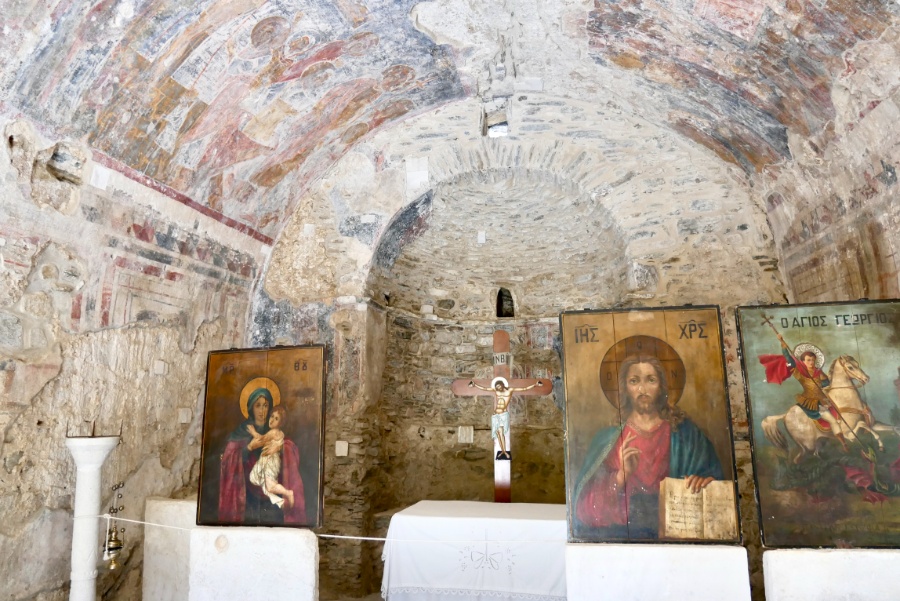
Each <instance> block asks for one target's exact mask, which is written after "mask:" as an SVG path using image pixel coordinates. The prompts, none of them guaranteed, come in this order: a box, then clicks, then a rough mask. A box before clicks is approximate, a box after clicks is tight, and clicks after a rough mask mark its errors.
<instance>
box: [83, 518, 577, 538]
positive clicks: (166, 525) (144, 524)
mask: <svg viewBox="0 0 900 601" xmlns="http://www.w3.org/2000/svg"><path fill="white" fill-rule="evenodd" d="M74 519H76V520H88V519H90V520H100V519H103V520H107V522H109V521H110V520H112V521H115V522H128V523H130V524H141V525H143V526H152V527H154V528H170V529H172V530H182V531H184V532H190V531H191V530H193V529H194V528H182V527H181V526H171V525H169V524H157V523H155V522H145V521H142V520H129V519H127V518H122V517H114V516H112V515H110V514H108V513H103V514H100V515H80V516H75V518H74ZM313 534H315V535H316V536H317V537H319V538H334V539H343V540H362V541H373V542H382V543H383V542H388V540H390V542H392V543H429V544H434V543H483V542H485V541H486V539H458V540H456V539H450V540H435V539H424V538H423V539H416V538H409V539H403V538H392V539H387V538H382V537H378V536H350V535H346V534H320V533H318V532H313ZM490 542H492V543H510V544H517V545H521V544H528V543H554V544H559V543H565V542H566V541H565V539H537V540H494V539H490Z"/></svg>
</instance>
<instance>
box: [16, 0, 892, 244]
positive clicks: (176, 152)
mask: <svg viewBox="0 0 900 601" xmlns="http://www.w3.org/2000/svg"><path fill="white" fill-rule="evenodd" d="M898 23H900V4H898V3H896V2H894V1H893V0H868V1H865V2H856V1H850V0H831V1H826V0H805V1H801V0H746V1H743V2H738V3H735V2H731V1H729V0H624V1H621V2H611V1H607V0H594V1H583V0H550V1H539V0H507V1H506V2H502V3H492V2H469V1H466V0H435V1H433V2H419V3H417V2H415V1H413V0H402V1H391V2H387V1H372V0H368V1H363V0H333V1H330V0H319V1H313V2H311V1H308V0H302V1H301V0H239V1H234V0H206V1H202V2H193V3H185V2H180V1H176V0H102V1H100V2H93V3H86V2H79V1H77V0H51V1H49V2H43V1H38V0H15V1H13V2H11V3H6V6H5V7H4V23H3V26H2V29H0V51H2V52H3V53H4V56H7V57H9V59H8V60H6V61H5V62H4V64H3V65H2V66H0V93H2V97H0V99H2V103H3V105H2V106H3V107H4V110H5V111H6V112H12V113H15V114H19V115H24V116H26V117H28V118H29V119H31V120H33V121H35V122H37V123H38V124H40V126H41V128H42V131H45V132H48V133H52V134H53V135H54V136H56V137H70V138H75V139H77V140H80V141H83V142H84V143H86V144H87V145H89V146H90V147H91V148H92V149H93V150H94V157H95V160H100V161H102V162H105V163H106V164H108V165H112V166H114V167H116V168H118V169H120V170H122V171H124V172H126V173H130V174H132V175H134V176H136V177H146V178H149V179H151V180H153V181H155V182H158V183H159V184H161V185H165V186H168V187H169V188H171V189H172V190H174V191H175V192H177V193H178V194H180V195H182V196H183V197H184V198H187V199H189V200H190V201H191V202H193V203H196V205H197V206H199V207H201V208H202V209H203V210H204V211H207V212H211V213H216V214H220V215H222V216H224V217H225V218H227V219H229V220H233V221H234V222H236V223H238V224H240V225H241V227H242V228H243V231H249V232H251V233H254V234H255V235H256V236H257V237H258V239H261V240H263V241H264V242H268V243H271V241H273V240H274V239H276V238H277V237H278V236H279V233H280V232H281V229H282V227H283V226H284V224H285V223H286V220H287V218H288V217H289V215H290V214H291V213H292V212H293V211H294V210H295V209H296V208H298V206H299V203H300V198H302V196H303V194H304V193H305V192H306V191H308V190H310V187H311V186H312V185H313V184H315V183H316V182H317V181H318V180H319V179H320V178H321V177H322V176H323V175H324V174H325V173H326V172H328V170H329V169H330V168H331V166H332V165H333V164H334V163H335V161H337V160H338V159H339V158H340V157H342V156H344V155H345V154H346V153H347V152H348V151H351V150H352V149H354V148H356V147H357V146H358V145H359V144H361V143H364V142H365V141H366V140H367V139H369V138H371V137H372V136H375V135H377V134H378V133H379V132H383V131H386V130H399V129H402V128H403V127H405V123H406V120H407V119H409V118H410V117H411V116H414V115H417V114H424V113H427V112H431V111H434V110H436V109H438V108H439V107H441V106H444V105H446V104H447V103H452V102H457V101H460V100H462V99H465V98H470V99H477V100H479V101H484V102H487V101H491V100H492V99H496V98H515V97H516V95H517V94H520V93H522V92H523V91H524V92H527V93H528V94H530V95H532V96H534V95H540V94H547V95H548V96H552V97H555V98H565V99H578V100H584V99H589V100H590V101H591V102H593V103H595V104H596V105H599V106H606V105H609V106H613V107H617V110H621V111H623V112H624V113H628V114H633V115H639V116H640V117H641V119H643V120H645V121H646V122H648V123H652V124H655V125H657V126H661V127H665V128H667V129H669V130H670V131H672V132H675V133H676V134H677V135H678V136H681V137H683V138H684V139H687V140H690V141H691V142H692V143H695V144H699V145H701V146H704V147H706V148H708V149H710V150H712V151H713V152H714V153H715V155H716V156H717V157H718V158H719V159H720V160H722V161H724V162H726V163H731V164H734V165H737V166H739V167H740V169H741V170H742V171H744V172H745V173H746V174H751V175H752V174H755V173H758V172H760V171H761V170H762V169H764V168H765V167H766V166H767V165H771V164H775V163H779V162H782V161H785V160H789V159H790V158H791V145H790V144H789V138H790V136H791V135H797V136H803V137H807V138H809V139H810V140H813V139H815V140H816V141H817V143H815V142H814V144H813V146H812V147H813V148H816V147H821V142H822V140H821V137H822V136H824V137H825V138H827V137H828V136H829V135H832V134H831V133H830V132H831V130H830V129H829V123H831V122H832V120H833V119H834V116H835V107H834V101H833V99H832V98H831V88H832V86H833V85H834V83H835V82H836V81H838V80H840V79H841V78H843V77H846V76H848V74H852V72H853V71H854V69H855V68H856V67H855V65H854V64H852V61H850V60H849V59H848V58H847V56H848V53H849V52H850V51H851V50H852V49H853V48H855V47H856V46H858V45H861V44H865V43H868V42H870V41H872V40H876V39H879V37H881V36H883V35H884V33H885V32H886V31H887V30H888V29H893V30H896V29H897V27H898ZM527 131H528V130H527V129H524V128H523V129H520V130H519V132H520V134H524V133H526V132H527ZM532 131H534V132H535V133H542V132H541V131H540V130H532ZM594 133H597V132H594ZM601 133H602V131H601ZM826 141H827V139H826Z"/></svg>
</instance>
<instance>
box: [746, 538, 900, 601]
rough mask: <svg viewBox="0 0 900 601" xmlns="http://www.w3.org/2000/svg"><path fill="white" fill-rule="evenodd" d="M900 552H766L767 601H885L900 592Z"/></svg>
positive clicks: (839, 550) (764, 560)
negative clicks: (840, 600) (841, 600)
mask: <svg viewBox="0 0 900 601" xmlns="http://www.w3.org/2000/svg"><path fill="white" fill-rule="evenodd" d="M898 565H900V550H897V549H778V550H772V551H765V552H764V553H763V575H764V576H765V579H766V600H767V601H808V600H809V599H846V600H847V601H869V600H871V601H885V599H896V598H897V594H898V591H900V570H898V569H897V566H898Z"/></svg>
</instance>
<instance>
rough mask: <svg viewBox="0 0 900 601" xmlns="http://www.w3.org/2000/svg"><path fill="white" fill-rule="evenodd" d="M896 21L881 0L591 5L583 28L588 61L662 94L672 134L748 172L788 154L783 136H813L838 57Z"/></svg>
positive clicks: (824, 115)
mask: <svg viewBox="0 0 900 601" xmlns="http://www.w3.org/2000/svg"><path fill="white" fill-rule="evenodd" d="M898 18H900V5H898V4H896V3H895V2H893V1H891V0H873V1H871V2H856V1H853V0H838V1H833V2H824V1H814V2H810V1H803V2H795V1H788V2H785V1H784V0H779V1H776V2H771V1H770V0H695V1H694V2H674V1H672V0H623V1H618V0H617V1H614V2H613V1H610V0H595V2H594V10H593V11H591V13H590V16H589V18H588V23H587V30H588V36H589V38H590V48H591V53H592V56H593V57H594V59H595V60H597V61H598V62H601V63H603V64H608V65H612V66H618V67H621V68H624V69H629V70H633V71H637V72H640V73H641V74H642V75H643V76H644V77H646V78H647V80H649V82H650V85H651V87H652V88H655V89H656V90H659V91H661V92H662V93H664V94H665V95H666V96H667V97H668V99H669V107H670V112H669V120H670V122H671V123H672V125H673V126H674V128H675V129H676V130H678V131H679V132H680V133H682V134H684V135H686V136H687V137H689V138H691V139H693V140H694V141H696V142H698V143H700V144H702V145H704V146H706V147H708V148H710V149H711V150H713V151H714V152H715V153H716V154H717V155H719V157H720V158H722V159H723V160H726V161H729V162H731V163H735V164H737V165H739V166H741V168H743V169H744V170H745V171H746V172H748V173H754V172H758V171H760V170H761V169H762V168H763V167H764V166H765V165H767V164H771V163H773V162H777V161H780V160H782V159H784V158H789V157H790V151H789V149H788V145H787V130H791V131H794V132H796V133H798V134H800V135H803V136H814V135H816V134H819V133H821V132H822V130H823V129H824V128H825V127H826V125H827V124H828V123H829V121H831V120H833V119H834V117H835V110H834V106H833V105H832V99H831V88H832V84H833V82H834V81H835V80H836V79H837V78H839V77H840V76H841V75H842V74H845V73H848V72H852V70H853V69H854V66H853V65H852V64H848V63H847V62H846V61H845V59H844V57H843V54H844V52H845V51H846V50H848V49H849V48H852V47H853V46H854V45H856V44H857V43H859V42H860V41H863V40H873V39H877V38H878V37H879V36H880V35H881V33H882V32H883V31H884V30H885V28H887V27H888V26H889V25H890V24H891V23H892V22H894V23H895V22H897V20H898Z"/></svg>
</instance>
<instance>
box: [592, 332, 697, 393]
mask: <svg viewBox="0 0 900 601" xmlns="http://www.w3.org/2000/svg"><path fill="white" fill-rule="evenodd" d="M633 355H649V356H651V357H656V358H657V359H659V362H660V363H661V364H662V366H663V369H664V370H665V374H666V383H667V384H668V388H669V405H671V406H675V405H677V404H678V401H680V400H681V395H682V393H683V392H684V387H685V384H686V376H687V372H686V370H685V369H684V362H683V361H682V360H681V356H680V355H679V354H678V353H677V352H676V351H675V349H674V348H672V346H671V345H669V343H668V342H666V341H664V340H660V339H659V338H655V337H653V336H645V335H639V336H629V337H628V338H623V339H622V340H620V341H618V342H617V343H616V344H614V345H613V346H611V347H610V348H609V350H608V351H606V355H604V356H603V360H602V361H601V362H600V388H601V390H603V394H604V395H605V396H606V400H608V401H609V402H610V404H611V405H612V406H613V407H615V408H616V409H618V408H619V366H620V365H621V364H622V362H623V361H625V359H626V358H628V357H631V356H633Z"/></svg>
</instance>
